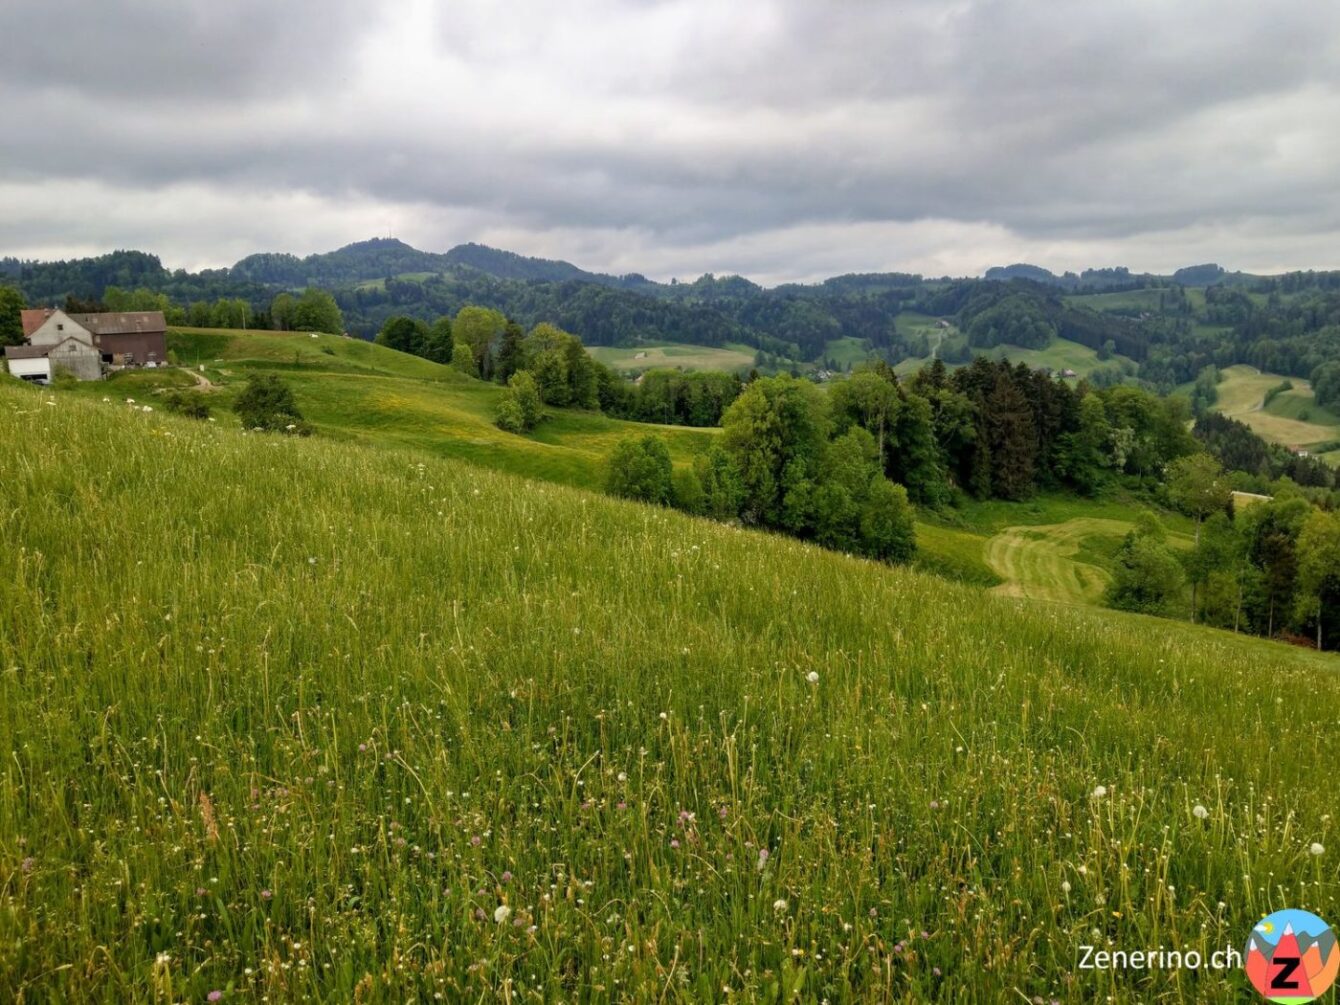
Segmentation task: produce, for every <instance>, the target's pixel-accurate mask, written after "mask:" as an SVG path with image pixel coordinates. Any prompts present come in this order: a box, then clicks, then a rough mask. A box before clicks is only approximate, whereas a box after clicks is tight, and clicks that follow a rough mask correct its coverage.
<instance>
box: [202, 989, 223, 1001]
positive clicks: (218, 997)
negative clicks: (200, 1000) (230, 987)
mask: <svg viewBox="0 0 1340 1005" xmlns="http://www.w3.org/2000/svg"><path fill="white" fill-rule="evenodd" d="M205 1001H211V1002H217V1001H223V992H222V991H211V992H210V993H209V994H207V995H205Z"/></svg>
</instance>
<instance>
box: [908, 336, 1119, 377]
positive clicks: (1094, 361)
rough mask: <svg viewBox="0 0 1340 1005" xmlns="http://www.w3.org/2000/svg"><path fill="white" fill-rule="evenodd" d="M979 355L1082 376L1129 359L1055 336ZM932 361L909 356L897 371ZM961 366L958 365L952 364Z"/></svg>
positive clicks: (913, 369) (979, 351)
mask: <svg viewBox="0 0 1340 1005" xmlns="http://www.w3.org/2000/svg"><path fill="white" fill-rule="evenodd" d="M973 353H974V354H975V355H978V356H988V357H990V358H992V359H1008V360H1009V361H1010V362H1011V363H1025V364H1027V365H1028V366H1031V367H1049V368H1050V369H1052V370H1054V371H1056V372H1058V373H1059V372H1060V371H1061V370H1074V371H1075V373H1076V374H1077V375H1078V376H1080V377H1087V376H1088V375H1089V374H1091V373H1093V371H1094V370H1097V369H1099V368H1100V367H1105V366H1111V365H1113V364H1119V363H1123V362H1127V359H1126V357H1125V356H1113V357H1112V358H1111V359H1109V360H1106V361H1104V360H1100V359H1099V358H1098V353H1097V352H1095V351H1094V350H1093V349H1090V348H1089V347H1088V346H1083V345H1080V344H1079V343H1078V342H1071V341H1069V340H1067V339H1062V338H1058V339H1053V340H1052V344H1051V345H1049V346H1048V347H1047V348H1046V349H1025V348H1023V347H1022V346H1017V345H999V346H995V347H993V348H991V349H974V350H973ZM929 362H930V359H929V357H920V358H916V359H905V360H903V361H902V362H901V363H899V364H898V365H897V366H896V367H894V370H895V371H896V372H897V373H898V375H899V376H904V377H905V376H909V375H911V374H913V373H916V371H918V370H920V369H921V368H922V367H923V366H925V365H926V364H927V363H929ZM951 365H958V364H951Z"/></svg>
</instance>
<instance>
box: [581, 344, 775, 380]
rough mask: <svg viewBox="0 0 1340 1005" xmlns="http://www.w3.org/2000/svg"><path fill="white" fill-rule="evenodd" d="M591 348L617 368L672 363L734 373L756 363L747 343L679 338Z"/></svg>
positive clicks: (690, 367)
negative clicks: (693, 342)
mask: <svg viewBox="0 0 1340 1005" xmlns="http://www.w3.org/2000/svg"><path fill="white" fill-rule="evenodd" d="M587 351H588V352H589V353H590V354H591V355H592V356H593V357H594V358H595V359H597V360H599V361H600V362H601V363H604V364H605V365H606V366H608V367H610V368H611V369H613V370H650V369H652V368H654V367H671V368H677V369H681V370H725V371H727V372H729V373H733V372H735V371H737V370H747V369H749V368H750V367H751V366H753V365H754V357H755V355H756V354H757V353H756V350H755V349H753V348H752V347H750V346H747V345H735V344H731V345H726V346H722V347H720V348H718V347H716V346H703V345H684V344H682V343H678V342H651V343H647V344H645V345H639V346H632V347H627V348H625V347H622V346H603V345H596V346H588V347H587Z"/></svg>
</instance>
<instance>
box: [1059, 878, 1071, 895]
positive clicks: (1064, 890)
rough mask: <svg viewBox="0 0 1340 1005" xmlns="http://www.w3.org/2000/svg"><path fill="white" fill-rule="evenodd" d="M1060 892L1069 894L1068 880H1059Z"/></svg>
mask: <svg viewBox="0 0 1340 1005" xmlns="http://www.w3.org/2000/svg"><path fill="white" fill-rule="evenodd" d="M1061 892H1062V893H1064V894H1069V893H1070V880H1068V879H1063V880H1061Z"/></svg>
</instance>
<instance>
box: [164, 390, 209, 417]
mask: <svg viewBox="0 0 1340 1005" xmlns="http://www.w3.org/2000/svg"><path fill="white" fill-rule="evenodd" d="M163 407H164V408H166V409H167V410H168V411H169V412H175V413H176V414H177V415H184V416H186V417H187V418H188V419H200V420H202V421H203V420H205V419H208V418H210V408H209V402H207V401H205V396H204V395H203V394H200V393H199V392H192V391H173V392H171V393H170V394H165V395H164V396H163Z"/></svg>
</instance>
